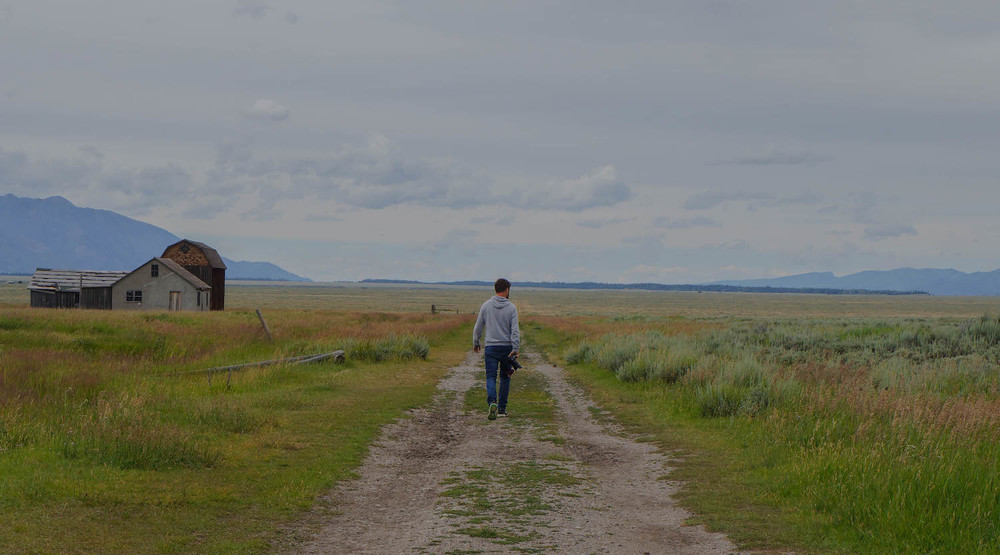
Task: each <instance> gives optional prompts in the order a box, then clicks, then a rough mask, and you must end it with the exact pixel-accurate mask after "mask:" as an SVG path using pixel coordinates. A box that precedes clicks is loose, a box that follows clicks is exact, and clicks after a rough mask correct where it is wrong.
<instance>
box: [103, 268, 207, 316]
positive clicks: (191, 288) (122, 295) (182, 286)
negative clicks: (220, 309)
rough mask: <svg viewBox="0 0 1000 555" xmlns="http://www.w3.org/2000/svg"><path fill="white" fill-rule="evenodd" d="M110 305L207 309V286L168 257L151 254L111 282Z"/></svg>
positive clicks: (139, 308)
mask: <svg viewBox="0 0 1000 555" xmlns="http://www.w3.org/2000/svg"><path fill="white" fill-rule="evenodd" d="M112 289H113V298H114V300H113V303H114V308H116V309H124V310H149V309H153V310H156V309H164V310H207V309H208V308H209V307H210V303H211V289H212V288H211V286H209V285H208V284H207V283H205V282H204V281H202V280H200V279H198V277H197V276H195V275H194V274H192V273H191V272H189V271H187V270H185V269H184V267H183V266H181V265H180V264H178V263H177V262H174V261H173V260H170V259H169V258H153V259H151V260H150V261H149V262H146V263H145V264H143V265H142V266H139V267H138V268H136V269H135V270H133V271H131V272H129V273H128V275H126V276H124V277H123V278H121V279H120V280H118V282H116V283H115V284H114V286H113V287H112Z"/></svg>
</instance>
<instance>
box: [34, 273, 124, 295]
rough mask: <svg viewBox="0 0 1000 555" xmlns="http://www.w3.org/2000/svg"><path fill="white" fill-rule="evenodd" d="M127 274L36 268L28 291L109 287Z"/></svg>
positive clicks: (77, 290) (76, 290)
mask: <svg viewBox="0 0 1000 555" xmlns="http://www.w3.org/2000/svg"><path fill="white" fill-rule="evenodd" d="M127 274H128V272H102V271H96V270H51V269H49V268H38V269H36V270H35V274H34V275H33V276H31V284H30V285H28V289H31V290H32V291H49V292H56V291H75V292H79V291H80V286H81V285H82V286H83V287H84V288H88V287H111V286H112V285H113V284H114V283H115V282H116V281H118V280H120V279H121V278H123V277H125V276H126V275H127Z"/></svg>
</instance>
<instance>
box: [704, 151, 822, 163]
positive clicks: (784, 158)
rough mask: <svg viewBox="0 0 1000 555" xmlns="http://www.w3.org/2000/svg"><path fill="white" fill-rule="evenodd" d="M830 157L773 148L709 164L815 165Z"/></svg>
mask: <svg viewBox="0 0 1000 555" xmlns="http://www.w3.org/2000/svg"><path fill="white" fill-rule="evenodd" d="M829 159H830V158H829V157H827V156H821V155H818V154H813V153H811V152H805V151H799V152H788V151H778V150H774V149H773V148H769V149H767V150H766V151H765V152H762V153H758V154H748V155H745V156H739V157H736V158H730V159H727V160H716V161H714V162H708V165H709V166H815V165H816V164H819V163H821V162H825V161H827V160H829Z"/></svg>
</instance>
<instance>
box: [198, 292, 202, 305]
mask: <svg viewBox="0 0 1000 555" xmlns="http://www.w3.org/2000/svg"><path fill="white" fill-rule="evenodd" d="M198 306H201V291H198Z"/></svg>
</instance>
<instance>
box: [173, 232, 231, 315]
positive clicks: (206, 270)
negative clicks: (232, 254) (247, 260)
mask: <svg viewBox="0 0 1000 555" xmlns="http://www.w3.org/2000/svg"><path fill="white" fill-rule="evenodd" d="M161 258H166V259H169V260H173V261H174V262H176V263H178V264H180V265H181V266H183V267H184V269H185V270H187V271H189V272H191V273H192V274H194V276H195V277H197V278H198V279H200V280H201V281H203V282H205V283H207V284H208V285H209V286H210V287H211V288H212V295H211V297H212V304H211V309H212V310H223V309H225V307H226V264H225V263H224V262H223V261H222V257H221V256H219V253H218V251H216V250H215V249H213V248H212V247H210V246H208V245H206V244H205V243H199V242H198V241H191V240H190V239H182V240H180V241H178V242H176V243H174V244H173V245H170V246H169V247H167V248H166V249H164V251H163V255H162V256H161Z"/></svg>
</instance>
